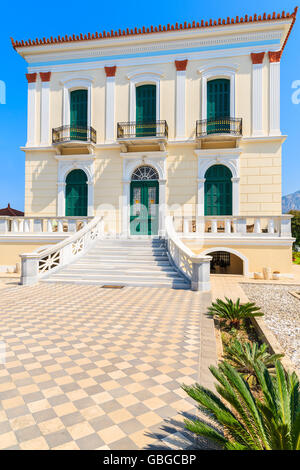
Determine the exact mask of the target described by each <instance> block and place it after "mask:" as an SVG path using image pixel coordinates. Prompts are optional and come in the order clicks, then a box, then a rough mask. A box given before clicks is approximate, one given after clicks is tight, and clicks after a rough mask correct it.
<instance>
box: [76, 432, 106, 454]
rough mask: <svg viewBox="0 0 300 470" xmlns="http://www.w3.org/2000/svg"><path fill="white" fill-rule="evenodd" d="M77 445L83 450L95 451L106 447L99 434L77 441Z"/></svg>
mask: <svg viewBox="0 0 300 470" xmlns="http://www.w3.org/2000/svg"><path fill="white" fill-rule="evenodd" d="M76 444H77V445H78V447H79V448H80V449H81V450H95V449H98V447H102V446H104V445H105V442H104V441H102V439H100V437H99V436H98V435H97V434H91V435H90V436H85V437H82V438H81V439H78V440H76Z"/></svg>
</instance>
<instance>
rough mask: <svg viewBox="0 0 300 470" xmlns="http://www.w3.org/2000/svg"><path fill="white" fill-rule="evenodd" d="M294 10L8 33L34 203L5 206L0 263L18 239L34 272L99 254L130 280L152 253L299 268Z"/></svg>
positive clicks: (25, 275) (202, 276)
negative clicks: (22, 99)
mask: <svg viewBox="0 0 300 470" xmlns="http://www.w3.org/2000/svg"><path fill="white" fill-rule="evenodd" d="M296 14H297V9H295V11H294V12H293V13H285V12H282V13H281V14H275V13H273V14H271V15H266V14H264V15H263V16H258V15H256V14H255V15H253V16H248V15H246V16H245V17H243V18H239V17H237V18H235V19H232V18H230V17H228V18H226V19H218V20H215V21H214V20H210V21H208V22H204V21H200V22H193V23H188V24H187V23H184V24H177V23H176V24H175V25H170V24H168V25H165V26H161V25H159V26H157V27H153V26H151V27H149V28H145V27H142V28H139V27H136V28H134V29H132V30H129V29H126V30H122V29H119V30H117V31H109V32H108V31H103V32H101V33H99V32H96V33H88V34H86V35H82V34H80V35H73V36H62V37H60V36H58V37H57V38H53V37H51V38H50V39H45V38H43V39H36V40H28V41H25V42H24V41H15V40H12V45H13V47H14V49H15V50H16V51H17V53H18V54H20V55H21V56H22V57H23V58H24V60H25V61H26V63H27V67H28V70H27V73H26V77H27V81H28V121H27V126H28V130H27V142H26V144H25V146H24V147H22V149H23V150H24V152H25V154H26V164H25V171H26V176H25V181H26V184H25V216H24V217H0V248H1V259H0V265H1V266H2V269H4V268H5V267H7V266H11V265H15V264H16V263H17V262H18V260H19V255H22V256H21V258H22V277H21V279H22V282H23V283H24V284H30V283H33V282H36V281H37V280H38V279H40V278H43V277H45V279H48V280H49V281H51V280H65V281H68V280H69V281H74V279H75V280H76V279H78V280H83V281H84V280H87V279H89V275H90V274H91V270H92V271H93V269H94V271H93V272H94V274H93V275H91V276H92V277H91V278H90V279H91V282H92V281H93V282H96V281H97V279H98V280H99V282H100V283H102V284H103V283H106V284H108V283H109V284H114V283H115V284H120V283H122V281H123V282H124V279H125V280H126V276H125V275H124V276H123V275H122V274H121V271H120V263H121V262H122V263H123V264H122V266H123V268H124V270H125V271H126V269H125V268H128V269H129V268H130V266H129V263H132V266H133V268H132V273H131V276H128V284H130V282H132V283H133V285H139V284H138V281H139V280H141V279H143V276H144V282H145V283H148V284H152V281H151V279H152V278H149V277H147V266H148V267H149V269H151V270H152V269H154V261H156V265H157V266H158V268H159V267H160V268H161V266H164V269H162V268H161V269H160V270H159V269H158V268H157V269H158V270H157V271H155V273H154V274H152V276H153V277H154V278H155V276H157V278H156V279H159V278H160V276H161V281H162V283H163V281H164V279H165V278H168V277H169V278H170V279H173V280H174V279H175V280H176V282H177V284H176V282H175V284H174V285H175V287H180V286H185V287H186V286H188V284H189V283H191V287H192V289H194V290H198V289H199V290H208V289H209V277H210V271H211V272H216V273H218V272H222V273H231V274H244V275H245V276H253V275H254V273H262V272H263V269H264V268H268V269H269V271H270V272H274V271H277V272H279V273H280V275H281V276H291V272H292V271H291V268H292V243H293V238H292V236H291V226H290V219H291V217H290V216H289V215H283V214H282V213H281V212H282V211H281V154H282V144H283V143H284V141H285V139H286V137H287V136H286V135H282V133H281V130H280V61H281V58H282V55H283V52H284V49H285V47H286V44H287V41H288V38H289V36H290V33H291V31H292V28H293V25H294V23H295V20H296ZM286 158H288V155H287V156H286ZM163 243H165V245H163ZM4 247H5V249H4ZM122 250H124V253H125V254H126V256H125V255H124V253H123V251H122ZM101 253H102V254H103V256H104V259H105V260H106V261H105V265H104V264H103V260H101V259H100V258H99V256H100V254H101ZM153 253H154V254H153ZM134 254H135V256H134ZM151 254H153V256H154V258H155V257H156V259H154V260H152V261H153V263H152V264H150V260H148V258H150V255H151ZM80 260H81V261H80ZM147 260H148V261H149V264H147ZM127 261H128V264H126V262H127ZM139 261H141V262H142V264H141V266H142V267H140V269H138V263H139ZM143 261H145V262H144V263H143ZM80 262H81V263H82V264H81V269H82V270H81V271H80V264H78V263H80ZM97 262H99V263H100V264H101V263H102V265H101V266H102V270H101V272H99V271H97V269H96V264H97ZM89 263H90V265H89ZM118 263H119V264H118ZM69 265H70V266H69ZM72 266H73V268H74V271H72V270H71V268H72ZM109 266H110V267H111V268H110V270H109ZM92 267H93V269H92ZM167 267H168V269H167ZM77 268H78V271H76V269H77ZM68 269H70V270H69V271H68ZM83 269H84V270H83ZM114 270H115V274H114V272H113V271H114ZM79 271H80V272H81V274H78V272H79ZM76 272H77V274H76ZM126 272H127V271H126ZM68 273H69V274H68ZM134 273H136V274H135V275H136V277H137V278H139V279H136V278H135V277H134ZM127 274H128V272H127ZM148 274H149V273H148ZM64 276H65V277H64ZM68 276H69V277H68ZM76 276H77V277H76ZM118 276H119V277H118ZM177 276H180V277H181V280H182V282H181V281H180V280H179V278H177ZM180 282H181V283H180ZM153 284H154V285H155V281H153Z"/></svg>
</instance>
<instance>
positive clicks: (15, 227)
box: [0, 216, 93, 235]
mask: <svg viewBox="0 0 300 470" xmlns="http://www.w3.org/2000/svg"><path fill="white" fill-rule="evenodd" d="M92 219H93V217H88V216H83V217H79V216H77V217H67V216H62V217H46V216H41V217H39V216H38V217H34V216H32V217H30V216H15V217H12V216H0V235H1V234H7V233H14V234H15V233H53V232H56V233H63V232H76V231H78V230H80V229H81V228H82V227H84V226H85V225H87V224H88V223H89V222H90V221H91V220H92Z"/></svg>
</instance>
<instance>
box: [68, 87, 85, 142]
mask: <svg viewBox="0 0 300 470" xmlns="http://www.w3.org/2000/svg"><path fill="white" fill-rule="evenodd" d="M70 95H71V96H70V126H71V138H72V139H73V140H86V139H87V108H88V92H87V90H74V91H72V92H71V94H70Z"/></svg>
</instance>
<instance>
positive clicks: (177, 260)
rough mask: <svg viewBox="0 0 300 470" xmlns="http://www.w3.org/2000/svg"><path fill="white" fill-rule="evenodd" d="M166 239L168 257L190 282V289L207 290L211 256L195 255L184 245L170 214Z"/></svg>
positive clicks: (208, 288) (167, 221)
mask: <svg viewBox="0 0 300 470" xmlns="http://www.w3.org/2000/svg"><path fill="white" fill-rule="evenodd" d="M166 241H167V248H168V253H169V255H170V258H171V259H172V261H173V263H174V265H175V266H176V268H177V269H178V270H179V271H180V272H181V273H182V274H183V275H184V276H185V277H186V278H187V279H188V280H189V281H190V282H191V289H192V290H194V291H198V290H199V291H209V290H210V261H211V259H212V258H211V256H202V255H195V253H193V252H192V250H190V249H189V248H188V247H187V246H185V245H184V243H182V241H181V240H180V239H179V237H178V235H177V233H176V232H175V229H174V224H173V217H171V216H168V217H167V220H166Z"/></svg>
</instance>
